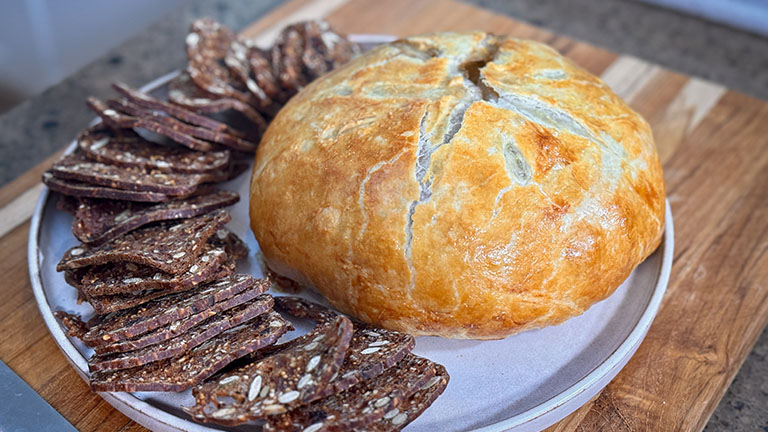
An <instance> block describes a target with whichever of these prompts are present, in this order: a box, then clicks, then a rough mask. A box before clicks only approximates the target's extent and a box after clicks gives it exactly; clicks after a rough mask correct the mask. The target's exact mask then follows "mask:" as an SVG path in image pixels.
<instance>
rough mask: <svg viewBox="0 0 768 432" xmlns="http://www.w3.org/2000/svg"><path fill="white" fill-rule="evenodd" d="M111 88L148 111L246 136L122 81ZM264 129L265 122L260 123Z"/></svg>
mask: <svg viewBox="0 0 768 432" xmlns="http://www.w3.org/2000/svg"><path fill="white" fill-rule="evenodd" d="M112 88H113V89H115V90H116V91H117V92H118V93H120V95H121V96H122V97H124V98H125V99H126V101H127V102H128V103H130V104H132V105H134V106H137V107H140V108H143V109H146V110H150V111H155V112H157V111H163V112H165V113H166V114H167V115H169V116H171V117H175V118H177V119H179V120H181V121H183V122H184V123H188V124H191V125H195V126H200V127H202V128H205V129H210V130H212V131H216V132H224V133H227V134H229V135H233V136H237V137H240V138H246V137H245V136H244V135H243V134H242V132H240V131H238V130H236V129H233V128H232V127H230V126H229V125H228V124H226V123H222V122H220V121H218V120H215V119H212V118H210V117H206V116H203V115H200V114H197V113H195V112H193V111H190V110H188V109H186V108H183V107H180V106H178V105H174V104H172V103H168V102H165V101H162V100H159V99H155V98H154V97H152V96H150V95H148V94H146V93H142V92H140V91H138V90H134V89H132V88H130V87H128V86H127V85H125V84H123V83H113V84H112ZM262 126H264V128H265V129H266V124H264V125H262Z"/></svg>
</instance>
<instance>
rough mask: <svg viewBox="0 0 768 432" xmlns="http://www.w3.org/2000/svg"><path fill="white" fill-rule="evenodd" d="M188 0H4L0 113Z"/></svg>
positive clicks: (0, 12) (0, 17) (0, 6)
mask: <svg viewBox="0 0 768 432" xmlns="http://www.w3.org/2000/svg"><path fill="white" fill-rule="evenodd" d="M184 1H186V0H162V1H157V0H155V1H153V0H0V112H2V111H5V110H7V109H8V108H10V107H12V106H13V105H15V104H16V103H18V102H21V101H22V100H24V99H26V98H28V97H30V96H34V95H35V94H37V93H40V92H41V91H43V90H45V89H46V88H48V87H50V86H52V85H54V84H56V83H58V82H59V81H61V80H62V79H64V78H66V77H67V76H69V75H71V74H72V73H74V72H75V71H77V70H78V69H80V68H81V67H83V66H85V65H86V64H88V63H90V62H91V61H93V60H95V59H97V58H99V57H100V56H102V55H104V54H105V53H106V52H107V51H108V50H109V49H110V48H113V47H115V46H117V45H119V44H120V42H122V41H124V40H125V39H128V38H129V37H131V36H132V35H134V34H137V33H139V32H141V31H142V30H144V29H145V28H146V27H147V26H148V25H150V24H151V23H152V22H154V21H156V20H158V19H160V18H162V17H164V16H165V15H167V14H169V13H172V11H173V10H174V9H175V8H177V7H179V6H180V5H181V4H182V3H183V2H184Z"/></svg>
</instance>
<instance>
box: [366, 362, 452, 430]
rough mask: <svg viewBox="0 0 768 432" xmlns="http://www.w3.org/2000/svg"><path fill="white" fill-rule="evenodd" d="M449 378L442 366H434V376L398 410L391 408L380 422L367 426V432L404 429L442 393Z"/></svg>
mask: <svg viewBox="0 0 768 432" xmlns="http://www.w3.org/2000/svg"><path fill="white" fill-rule="evenodd" d="M450 378H451V377H450V376H449V375H448V371H446V370H445V368H444V367H443V366H441V365H439V364H435V376H433V377H432V378H430V379H429V381H427V383H426V384H424V385H423V386H422V387H421V389H419V390H418V391H417V392H416V393H414V394H413V395H412V396H411V397H410V398H408V399H406V400H405V401H404V402H403V403H402V404H400V406H399V407H398V408H393V409H392V410H390V411H389V412H387V413H386V414H384V417H383V418H382V419H381V420H380V421H378V422H376V423H373V424H371V425H369V426H368V427H367V429H366V430H367V432H394V431H399V430H401V429H402V428H404V427H406V426H407V425H408V424H409V423H411V422H412V421H414V420H416V418H417V417H418V416H420V415H421V414H422V413H423V412H424V410H426V409H427V408H429V407H430V405H432V403H433V402H434V401H435V400H436V399H437V398H438V397H439V396H440V395H441V394H442V393H443V391H444V390H445V388H446V387H447V386H448V381H449V380H450Z"/></svg>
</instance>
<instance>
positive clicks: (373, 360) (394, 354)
mask: <svg viewBox="0 0 768 432" xmlns="http://www.w3.org/2000/svg"><path fill="white" fill-rule="evenodd" d="M275 305H276V307H277V308H278V309H280V310H282V311H285V312H287V313H289V314H291V315H293V316H297V317H300V318H309V319H312V320H316V321H327V320H329V319H333V317H335V316H337V315H338V313H337V312H335V311H333V310H331V309H329V308H326V307H325V306H322V305H319V304H317V303H313V302H310V301H308V300H305V299H302V298H299V297H277V298H276V299H275ZM354 326H355V331H354V333H353V334H352V341H351V342H350V344H349V349H348V350H347V356H346V358H345V359H344V363H343V364H342V365H341V369H340V370H339V374H338V377H337V378H336V379H335V380H333V383H332V384H333V385H332V386H329V387H328V388H327V389H326V391H325V392H324V394H325V395H329V394H333V393H338V392H342V391H344V390H346V389H348V388H350V387H352V386H353V385H355V384H357V383H359V382H360V381H365V380H369V379H371V378H374V377H376V376H378V375H380V374H382V373H383V372H384V371H385V370H387V369H389V368H390V367H392V366H394V365H395V364H396V363H398V362H399V361H400V360H402V359H403V357H405V356H406V354H408V353H409V352H411V350H412V349H413V347H414V345H415V344H416V342H415V340H414V338H413V336H411V335H409V334H407V333H400V332H396V331H391V330H385V329H382V328H378V327H373V326H369V325H367V324H363V323H360V322H355V323H354Z"/></svg>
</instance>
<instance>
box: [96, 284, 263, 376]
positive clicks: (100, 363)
mask: <svg viewBox="0 0 768 432" xmlns="http://www.w3.org/2000/svg"><path fill="white" fill-rule="evenodd" d="M271 306H272V302H271V300H270V301H264V299H263V298H257V299H253V300H251V301H249V302H247V303H244V304H242V305H239V306H237V307H234V308H232V309H228V310H226V311H224V312H221V313H219V314H217V315H214V316H212V317H210V318H208V319H207V320H205V321H204V322H202V323H200V324H199V325H197V326H194V327H193V328H192V329H190V330H189V331H187V332H185V333H184V334H181V335H179V336H177V337H175V338H172V339H169V340H166V341H163V342H160V343H158V344H155V345H152V346H148V347H145V348H142V349H139V350H137V351H131V352H126V353H117V354H108V355H98V354H97V355H94V356H93V357H91V358H90V359H89V360H88V368H89V370H90V371H91V372H96V371H105V370H117V369H127V368H132V367H136V366H141V365H144V364H147V363H152V362H156V361H159V360H164V359H167V358H170V357H175V356H177V355H179V354H181V353H183V352H186V351H189V350H190V349H192V348H194V347H196V346H198V345H200V344H201V343H203V342H205V341H207V340H209V339H211V338H213V337H215V336H217V335H219V334H221V333H222V332H224V331H225V330H228V329H230V328H232V327H235V326H238V325H240V324H243V323H244V322H246V321H249V320H251V319H252V318H254V317H256V316H258V315H261V314H262V313H264V312H266V311H267V310H270V309H271Z"/></svg>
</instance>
